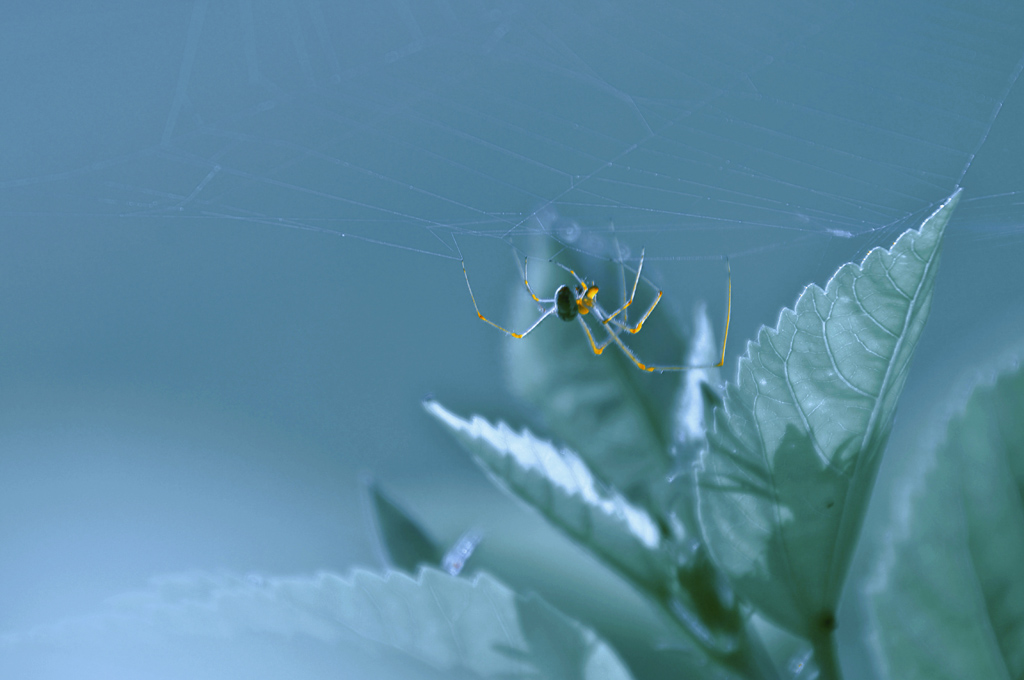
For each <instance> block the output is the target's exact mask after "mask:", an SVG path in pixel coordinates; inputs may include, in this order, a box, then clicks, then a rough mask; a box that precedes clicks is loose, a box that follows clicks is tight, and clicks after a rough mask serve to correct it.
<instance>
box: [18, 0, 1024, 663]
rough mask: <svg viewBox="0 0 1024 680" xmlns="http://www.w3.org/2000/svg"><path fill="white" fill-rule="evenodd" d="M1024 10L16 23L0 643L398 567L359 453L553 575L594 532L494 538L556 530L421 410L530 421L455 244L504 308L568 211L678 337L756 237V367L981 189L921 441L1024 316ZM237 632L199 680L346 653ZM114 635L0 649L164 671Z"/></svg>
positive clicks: (424, 10) (397, 11) (98, 16)
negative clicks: (386, 565) (610, 245)
mask: <svg viewBox="0 0 1024 680" xmlns="http://www.w3.org/2000/svg"><path fill="white" fill-rule="evenodd" d="M1022 35H1024V6H1022V5H1021V4H1020V3H1016V2H976V1H972V2H968V1H966V0H964V1H962V2H960V1H957V0H946V1H942V2H896V3H882V2H857V3H853V2H838V1H836V2H798V1H789V2H780V3H771V4H767V3H757V2H745V1H742V0H741V1H736V2H724V3H703V4H672V3H647V4H643V3H618V2H597V3H592V2H586V3H584V2H579V3H575V2H561V3H550V2H530V1H526V2H493V3H492V2H469V1H466V2H427V3H403V2H398V1H396V2H389V3H353V2H341V3H328V2H323V1H317V0H303V1H298V0H296V1H295V2H281V1H277V0H266V1H259V0H237V1H231V2H215V1H209V2H207V1H203V0H197V1H196V2H193V3H191V4H188V3H158V2H155V3H125V2H113V1H111V2H79V3H65V4H60V3H21V4H18V5H14V6H11V7H9V8H5V12H4V16H3V17H2V18H0V63H2V64H3V67H2V69H0V92H3V97H2V104H0V552H2V555H3V559H2V560H0V633H3V632H17V631H25V630H29V629H31V628H33V627H34V626H42V625H48V624H51V623H53V622H55V621H59V620H62V619H64V618H66V617H73V616H78V615H82V614H86V613H88V612H92V611H95V610H96V609H97V608H98V606H99V604H100V603H101V602H102V601H103V600H104V598H107V597H109V596H112V595H115V594H117V593H121V592H124V591H129V590H132V589H137V588H139V587H141V586H142V585H144V584H145V582H146V579H148V578H150V577H152V576H154V575H158V574H165V573H173V572H183V571H189V570H206V571H219V570H227V571H231V572H238V573H248V572H259V573H282V574H288V573H309V572H313V571H316V570H319V569H330V570H334V571H345V570H346V569H348V568H350V567H351V566H353V565H358V564H369V565H376V564H378V562H377V555H376V554H375V551H374V545H373V542H372V540H371V536H370V535H369V531H368V528H369V527H368V524H367V522H366V519H365V516H364V513H363V508H362V503H361V497H360V484H359V478H360V476H361V475H365V474H368V473H369V474H373V475H374V476H375V477H377V478H378V479H380V480H381V482H382V484H383V485H384V486H385V487H386V488H389V489H393V490H394V492H395V495H396V496H398V497H399V498H402V499H404V500H405V501H406V502H407V503H408V505H409V506H410V507H411V508H413V509H414V510H416V511H417V512H419V513H420V514H421V515H422V516H423V517H424V518H425V522H426V524H427V526H428V528H430V529H431V530H432V531H433V532H435V534H436V535H437V536H438V537H439V538H440V539H441V540H443V541H446V542H448V541H454V540H455V538H456V537H457V536H458V535H459V534H460V533H461V532H462V531H463V530H464V529H465V528H467V526H469V525H471V524H474V523H481V522H482V523H483V524H484V529H485V531H486V532H487V538H486V539H485V543H484V544H483V546H482V547H481V549H480V555H479V559H480V560H481V561H482V564H483V565H484V566H487V565H490V568H492V569H494V570H495V571H498V572H499V573H501V572H502V569H504V570H505V571H504V573H501V575H502V576H503V577H504V578H506V579H508V580H509V581H510V582H513V583H515V584H517V585H524V587H525V586H529V587H535V588H538V589H540V590H542V592H543V591H544V588H545V587H551V584H547V583H545V582H544V581H543V579H540V580H539V581H537V580H536V579H535V575H534V572H539V571H540V570H538V569H537V568H536V564H534V565H533V566H530V565H531V563H530V560H532V559H537V560H540V562H539V563H540V564H543V563H544V559H549V561H551V562H557V561H558V560H559V559H561V558H560V557H558V556H559V555H562V554H563V553H562V552H557V551H566V550H569V549H567V548H565V547H564V546H559V547H557V548H549V547H548V546H549V544H548V543H544V542H543V541H542V540H541V539H537V540H538V543H537V545H539V546H542V547H540V548H536V547H535V548H534V549H532V551H531V549H530V548H529V547H527V548H522V551H524V552H526V553H528V554H531V555H532V556H531V557H530V558H529V559H526V558H523V562H522V563H515V562H514V560H513V561H509V560H508V559H504V560H501V559H498V557H504V558H507V557H508V555H510V554H516V553H517V551H519V550H520V548H519V547H517V545H521V544H522V542H524V541H525V542H527V543H528V542H529V541H530V540H531V537H532V536H534V534H531V533H529V532H528V531H527V530H526V529H523V528H522V527H532V526H534V525H532V524H530V523H529V522H530V521H531V520H529V519H527V518H526V517H525V515H524V512H523V511H522V510H521V509H519V508H518V507H517V506H514V505H512V504H509V503H507V502H504V501H499V500H497V499H498V496H497V495H496V492H491V491H489V490H487V489H486V488H484V487H485V485H486V484H487V482H485V481H484V479H483V478H482V476H480V475H479V473H477V472H476V471H475V470H474V468H473V467H472V464H471V463H470V462H468V461H467V460H466V459H465V457H464V455H463V454H462V453H461V452H460V451H458V450H456V449H455V447H454V446H453V445H452V443H451V442H450V441H448V440H447V439H445V438H444V437H443V436H442V433H440V432H439V431H438V429H437V428H436V426H435V425H434V424H433V423H432V422H430V421H429V420H428V417H427V416H426V415H425V414H424V413H423V412H422V410H421V408H420V400H421V399H422V398H423V397H424V396H426V395H427V394H434V395H436V396H437V397H438V398H440V399H441V400H442V401H443V402H444V403H445V404H446V405H448V406H449V407H451V408H453V409H455V410H457V411H460V412H462V413H469V412H481V413H483V414H485V415H488V416H490V417H504V418H506V419H507V420H509V421H510V422H512V423H513V424H515V425H517V426H518V425H520V424H522V423H529V422H531V418H532V414H531V413H530V412H529V410H528V409H523V408H522V406H521V405H517V404H515V403H514V402H513V400H512V399H511V397H509V396H507V394H506V393H505V391H504V389H503V383H504V378H503V376H502V348H503V347H504V343H506V342H509V341H508V340H506V339H505V338H503V337H501V335H500V333H498V332H497V331H494V330H493V329H491V328H489V327H487V326H485V325H484V324H481V323H480V322H479V321H477V320H476V319H475V318H474V314H473V311H472V307H471V304H470V301H469V298H468V295H467V294H466V290H465V285H464V281H463V279H462V271H461V267H460V265H459V262H458V258H459V256H460V253H462V254H464V255H465V257H466V261H467V264H468V266H469V267H470V270H471V275H472V276H473V279H474V289H475V291H476V292H477V296H478V300H479V301H480V303H481V305H482V307H484V308H485V309H486V310H487V313H488V314H489V315H491V316H493V317H494V318H495V319H496V320H498V322H499V323H503V322H505V321H507V319H508V315H507V310H508V296H509V293H510V291H512V290H514V287H515V286H516V285H517V282H518V280H519V275H518V273H517V272H516V268H515V264H514V262H513V258H512V257H511V255H512V254H516V255H518V254H522V253H530V252H533V251H534V249H539V248H540V247H541V246H539V245H537V242H536V241H535V240H533V239H531V238H529V235H530V234H531V233H534V232H536V231H537V230H538V229H540V226H541V225H547V226H550V227H551V228H552V230H553V231H551V232H550V233H549V232H545V235H544V236H543V238H542V240H543V241H544V242H545V243H546V245H551V244H552V243H556V242H560V243H561V245H565V246H567V247H573V248H579V249H581V250H583V251H584V252H585V253H587V254H590V255H594V256H595V257H600V256H602V255H606V254H607V251H606V247H607V245H606V244H607V236H608V229H609V225H610V224H614V226H615V233H616V235H617V236H618V238H619V239H620V241H621V242H622V244H623V245H624V246H625V247H627V248H629V250H630V252H631V253H632V256H633V257H634V258H635V257H636V256H637V254H638V253H639V251H640V248H642V247H646V249H647V251H646V252H647V254H648V260H647V262H646V264H645V272H649V274H650V276H651V277H652V279H653V280H655V281H656V282H657V283H658V285H660V286H663V287H664V288H665V290H666V301H665V303H663V308H664V309H665V310H666V312H665V314H664V316H663V317H662V321H661V322H663V323H672V322H673V321H675V322H678V323H680V325H681V326H682V327H683V328H684V329H685V328H686V323H687V319H688V318H689V312H690V310H691V309H692V308H693V306H694V305H695V304H696V303H697V302H698V301H700V300H703V299H707V300H708V301H709V303H710V305H711V312H712V316H713V318H715V319H719V318H721V314H722V313H723V312H724V305H723V302H724V300H723V297H724V296H723V291H724V279H723V278H722V268H721V263H720V260H719V259H718V258H720V257H721V256H723V255H727V256H729V257H730V259H731V262H732V270H733V285H734V300H733V328H732V335H731V337H730V344H729V350H728V354H727V360H726V367H725V369H723V371H724V373H725V375H726V376H731V375H732V373H733V371H734V370H735V362H736V359H737V357H738V356H739V355H740V353H741V352H742V351H743V347H744V344H745V341H746V338H749V337H752V336H753V335H754V333H755V331H756V329H757V328H758V327H759V326H760V325H761V324H764V323H768V324H774V322H775V320H776V319H777V315H778V312H779V310H780V309H781V308H782V307H783V306H787V305H791V304H792V303H793V302H794V300H795V299H796V296H797V294H798V293H799V291H800V290H801V288H802V287H803V286H804V285H806V284H807V283H809V282H812V281H813V282H817V283H819V284H823V283H824V281H825V280H826V279H827V277H828V276H829V275H830V274H831V272H832V271H834V270H835V268H836V267H837V266H838V265H839V264H841V263H843V262H846V261H849V260H859V259H860V258H862V257H863V256H864V254H865V253H866V252H867V251H868V250H869V249H870V248H872V247H875V246H888V245H890V244H891V242H892V241H893V240H894V239H895V237H896V236H897V235H898V234H899V233H900V232H901V231H902V230H903V229H905V228H907V227H909V226H914V225H916V224H917V223H919V222H920V220H921V219H922V218H923V217H925V216H926V215H927V214H929V213H930V212H931V210H932V209H933V208H934V206H935V205H936V204H937V203H938V202H940V201H941V200H942V199H944V198H945V197H946V196H948V195H949V194H950V193H952V192H953V191H954V190H955V189H956V188H957V187H958V186H963V187H964V190H965V194H964V200H963V201H962V202H961V207H960V208H959V209H958V213H957V214H956V216H955V218H954V221H953V223H952V224H951V226H950V229H949V232H948V236H947V239H948V241H947V244H946V250H945V255H944V259H943V263H942V271H941V273H940V279H939V284H938V290H937V293H936V296H935V306H934V308H933V312H932V319H931V321H930V324H929V327H928V329H927V331H926V333H925V339H924V341H923V342H922V345H921V347H920V350H919V355H918V357H917V359H916V361H915V365H914V369H913V373H912V375H911V378H910V381H909V383H908V386H907V392H906V394H905V398H904V401H903V403H902V405H901V412H900V415H899V417H898V419H897V426H896V431H895V432H894V435H893V440H892V446H891V448H890V457H895V458H897V459H898V458H899V456H901V455H902V454H903V453H905V452H906V451H907V450H908V449H909V448H910V447H911V446H913V444H914V442H915V441H916V440H918V439H920V438H922V437H925V436H926V435H927V434H928V430H929V428H930V427H931V425H930V423H931V421H930V420H929V418H930V417H931V414H933V413H935V412H936V411H937V410H941V403H942V400H943V395H945V394H946V393H947V392H948V391H949V390H950V388H951V386H952V385H954V384H955V383H956V382H957V380H958V379H960V378H961V377H962V376H963V375H965V374H970V373H972V372H973V371H975V370H976V369H977V367H979V366H984V365H987V364H988V363H990V362H991V360H992V358H993V357H996V356H998V355H1000V353H1001V352H1003V351H1004V350H1005V349H1006V348H1008V347H1010V346H1013V345H1015V344H1017V341H1018V339H1019V338H1020V337H1021V333H1022V330H1024V329H1022V325H1024V314H1022V313H1021V312H1022V306H1024V305H1022V301H1024V277H1022V276H1021V275H1020V262H1021V259H1022V255H1024V238H1022V237H1021V224H1022V215H1024V208H1022V200H1024V164H1022V163H1021V160H1020V159H1021V158H1022V153H1024V134H1021V130H1022V129H1024V87H1022V86H1021V85H1020V83H1019V82H1018V81H1017V76H1018V75H1019V74H1020V70H1021V67H1022V65H1024V39H1022V37H1021V36H1022ZM341 234H344V236H342V235H341ZM517 249H518V250H517ZM517 294H518V293H517ZM503 314H505V316H504V317H503V316H502V315H503ZM581 342H582V340H581ZM666 379H668V378H666ZM887 463H888V461H887ZM887 469H888V468H887V467H886V465H883V469H882V473H881V478H880V479H881V482H880V486H879V490H880V491H881V490H883V489H885V484H886V470H887ZM503 522H507V524H503ZM867 530H868V531H870V530H871V524H870V521H869V524H868V527H867ZM531 531H532V529H531ZM543 540H544V541H547V540H548V539H543ZM517 542H519V543H518V544H517ZM551 545H556V544H554V543H552V544H551ZM549 551H554V552H550V554H549ZM533 553H538V554H536V555H535V554H533ZM570 553H571V551H570ZM488 554H490V557H488ZM855 571H856V566H855ZM531 579H535V580H531ZM552 589H553V590H557V587H552ZM551 597H553V598H554V599H555V600H556V601H557V599H558V597H559V595H558V593H557V592H556V593H554V594H553V595H551ZM855 599H856V598H855V597H853V600H855ZM847 620H848V621H849V623H848V624H847V625H846V626H845V628H844V630H846V631H850V632H849V633H848V640H847V643H846V644H848V645H850V647H849V649H851V650H855V649H856V645H857V644H858V642H857V639H858V636H857V631H858V628H857V626H858V625H859V619H858V617H857V613H856V607H855V605H854V606H852V607H851V608H850V611H849V612H848V619H847ZM197 644H198V643H197ZM204 644H205V643H204ZM248 644H249V643H248V642H245V641H242V642H239V643H238V646H237V649H236V647H228V648H227V651H225V650H224V649H218V650H215V651H211V652H210V653H209V655H208V656H201V658H203V659H205V662H203V663H197V664H196V666H195V667H194V668H191V669H189V670H188V673H190V674H191V675H190V677H222V676H221V675H220V672H221V671H222V670H223V669H224V668H235V669H237V668H248V671H249V672H250V673H251V675H249V676H248V677H272V676H275V673H276V672H277V671H278V670H279V669H281V668H285V669H289V672H290V673H294V674H295V675H296V677H328V676H329V675H330V674H331V673H332V672H333V669H335V668H337V666H336V664H337V663H340V662H339V661H338V659H336V658H335V656H334V655H336V654H337V652H334V651H331V650H324V649H321V648H319V647H316V646H315V645H312V643H310V642H309V641H290V642H280V643H277V644H279V647H271V648H270V650H271V651H267V650H266V648H262V647H261V650H262V651H261V652H260V654H252V653H251V652H252V651H253V648H251V647H248V646H246V645H248ZM121 651H122V652H123V654H106V655H96V656H89V655H86V656H87V658H88V661H87V662H85V663H78V662H75V661H74V659H75V658H76V657H75V656H74V654H70V653H69V656H67V657H53V656H48V655H46V654H43V653H42V652H39V651H38V650H35V649H29V650H24V649H20V650H6V651H4V652H3V654H2V656H3V657H6V660H0V668H2V667H4V666H6V667H7V668H8V669H14V670H16V671H17V672H18V673H19V674H20V675H19V677H102V676H103V674H104V673H107V672H109V671H110V668H111V666H110V665H109V664H114V666H115V667H116V668H117V669H118V671H117V672H118V673H120V676H119V677H164V676H162V675H159V673H158V672H157V671H156V670H155V669H154V667H153V665H147V662H146V661H145V659H143V658H141V657H137V656H134V655H133V654H134V653H133V652H132V651H131V650H121ZM167 654H168V658H167V659H165V660H164V661H165V662H166V664H165V665H164V666H162V667H163V668H164V670H162V671H160V672H166V673H167V676H166V677H176V675H175V674H176V673H179V672H184V671H181V669H180V667H179V666H175V664H176V663H178V661H174V659H176V658H177V657H176V656H175V655H174V654H173V653H171V652H168V653H167ZM236 654H237V656H236ZM261 654H262V655H264V656H261ZM852 655H853V654H852V652H851V656H852ZM241 658H244V659H246V661H245V662H244V663H243V662H240V661H239V659H241ZM298 658H301V659H319V660H321V661H322V664H320V661H315V662H314V661H310V662H309V663H308V664H307V665H304V666H301V667H300V666H296V665H294V664H293V663H292V662H293V661H294V660H295V659H298ZM55 659H58V660H55ZM59 659H63V660H59ZM118 659H120V660H118ZM254 659H255V660H254ZM260 659H262V661H261V660H260ZM282 659H284V661H282ZM353 663H354V662H353ZM104 664H107V665H104ZM117 664H122V665H120V666H118V665H117ZM277 664H280V665H277ZM318 664H320V665H318ZM155 665H161V664H155ZM69 669H74V670H73V671H72V670H69ZM175 669H177V670H175ZM275 669H277V670H275ZM5 673H6V672H5ZM261 673H262V674H263V675H260V674H261ZM204 674H205V675H204ZM330 676H331V677H334V676H333V675H330ZM11 677H14V676H11Z"/></svg>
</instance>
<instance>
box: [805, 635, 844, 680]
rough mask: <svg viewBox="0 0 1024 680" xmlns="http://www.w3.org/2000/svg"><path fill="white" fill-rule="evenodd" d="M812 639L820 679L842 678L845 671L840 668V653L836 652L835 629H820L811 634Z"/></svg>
mask: <svg viewBox="0 0 1024 680" xmlns="http://www.w3.org/2000/svg"><path fill="white" fill-rule="evenodd" d="M810 641H811V646H812V647H813V648H814V663H815V665H816V666H817V667H818V678H819V680H842V678H843V673H842V671H841V670H840V668H839V655H838V654H837V653H836V633H835V630H834V629H831V630H825V629H823V630H820V631H819V632H818V633H817V634H816V635H813V636H811V640H810Z"/></svg>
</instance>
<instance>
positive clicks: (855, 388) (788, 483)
mask: <svg viewBox="0 0 1024 680" xmlns="http://www.w3.org/2000/svg"><path fill="white" fill-rule="evenodd" d="M958 198H959V191H958V192H957V193H955V194H953V195H952V196H951V197H950V198H949V199H947V200H946V201H945V202H944V203H943V204H942V205H941V206H940V207H939V208H938V209H937V210H936V211H935V212H934V213H933V214H932V215H931V216H930V217H928V218H927V219H926V220H925V221H924V223H923V224H922V225H921V228H920V229H919V230H913V229H912V230H908V231H907V232H905V233H904V234H902V235H901V236H900V237H899V239H898V240H897V241H896V243H895V244H893V246H892V248H891V249H889V250H883V249H880V248H878V249H875V250H872V251H871V252H870V253H868V255H867V257H865V258H864V261H863V262H862V263H861V265H860V266H857V265H855V264H852V263H851V264H846V265H843V266H842V267H841V268H840V269H839V270H838V271H837V272H836V274H835V275H834V276H833V277H832V279H831V280H830V281H829V282H828V285H827V286H826V288H825V290H822V289H821V288H819V287H817V286H815V285H810V286H808V287H807V288H806V289H804V292H803V293H802V294H801V295H800V298H799V299H798V300H797V302H796V305H795V311H794V310H789V309H786V310H783V311H782V314H781V315H780V318H779V322H778V324H777V326H776V328H774V329H769V328H765V327H762V328H761V331H760V332H759V334H758V339H757V342H756V343H754V342H752V343H750V344H749V345H748V347H747V351H746V353H745V354H744V356H743V357H742V358H741V359H740V364H739V375H738V382H737V383H733V384H730V385H729V386H728V388H727V390H726V395H725V399H724V404H723V405H722V406H720V407H717V408H715V409H714V410H713V413H712V414H710V416H709V424H710V429H709V432H708V441H709V451H708V452H707V454H706V455H705V456H704V458H703V461H702V463H703V469H702V471H701V474H700V477H699V485H698V494H699V511H700V520H701V524H702V527H703V530H704V537H705V540H706V541H707V544H708V546H709V548H710V550H711V551H712V554H713V556H714V558H715V560H716V562H717V563H718V565H719V566H720V567H721V568H722V569H724V570H725V572H726V573H727V574H728V575H729V577H730V579H731V581H732V582H733V584H734V586H735V587H736V589H737V591H738V592H739V593H740V594H741V595H742V596H744V597H746V598H747V599H749V600H750V601H751V602H752V603H753V604H754V605H755V606H756V607H758V608H759V609H760V610H761V612H762V613H763V614H764V615H765V616H767V617H768V618H770V619H772V620H774V621H775V622H776V623H777V624H779V625H780V626H782V627H784V628H787V629H789V630H790V631H792V632H794V633H796V634H798V635H802V636H806V637H809V638H812V639H814V638H820V637H821V636H822V635H823V634H830V632H831V630H832V628H833V627H834V624H835V610H836V607H837V605H838V600H839V596H840V593H841V591H842V588H843V581H844V579H845V577H846V573H847V571H848V568H849V564H850V559H851V557H852V555H853V550H854V547H855V545H856V541H857V536H858V533H859V531H860V526H861V523H862V521H863V518H864V512H865V510H866V508H867V503H868V499H869V497H870V492H871V488H872V485H873V484H874V479H875V474H876V472H877V470H878V465H879V462H880V461H881V457H882V451H883V449H884V447H885V443H886V441H887V439H888V436H889V431H890V428H891V426H892V419H893V415H894V413H895V409H896V401H897V399H898V398H899V395H900V392H901V391H902V389H903V384H904V382H905V380H906V377H907V372H908V370H909V367H910V359H911V356H912V355H913V352H914V348H915V347H916V345H917V341H918V339H919V338H920V335H921V332H922V330H923V328H924V325H925V321H926V319H927V317H928V311H929V309H930V307H931V299H932V292H933V289H934V283H935V276H936V271H937V269H938V263H939V253H940V250H941V243H942V235H943V232H944V230H945V227H946V224H947V222H948V221H949V218H950V215H951V214H952V211H953V208H954V206H955V205H956V202H957V200H958Z"/></svg>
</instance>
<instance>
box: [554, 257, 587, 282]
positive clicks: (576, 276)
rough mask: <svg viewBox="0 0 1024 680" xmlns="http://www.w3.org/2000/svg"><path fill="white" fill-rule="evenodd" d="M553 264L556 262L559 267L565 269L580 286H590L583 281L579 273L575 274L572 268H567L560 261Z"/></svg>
mask: <svg viewBox="0 0 1024 680" xmlns="http://www.w3.org/2000/svg"><path fill="white" fill-rule="evenodd" d="M555 264H557V265H558V266H559V267H561V268H562V269H564V270H565V271H567V272H569V273H570V274H572V278H574V279H576V283H578V284H580V285H581V286H583V287H584V288H589V287H590V286H588V285H587V284H585V283H583V279H581V278H580V277H579V275H578V274H577V273H576V272H574V271H573V270H571V269H569V268H568V267H566V266H565V265H564V264H562V263H561V262H555Z"/></svg>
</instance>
